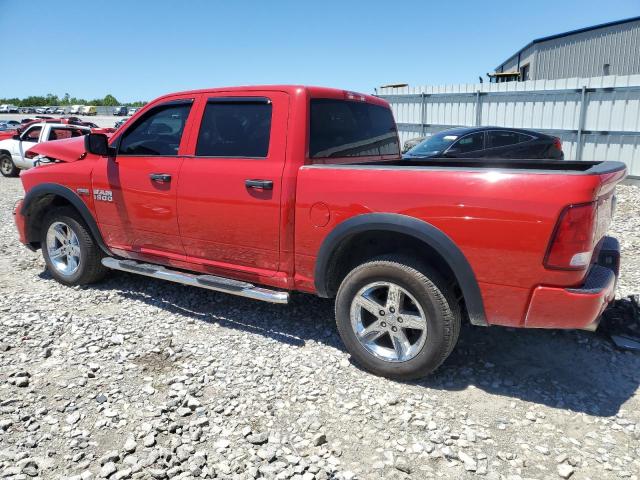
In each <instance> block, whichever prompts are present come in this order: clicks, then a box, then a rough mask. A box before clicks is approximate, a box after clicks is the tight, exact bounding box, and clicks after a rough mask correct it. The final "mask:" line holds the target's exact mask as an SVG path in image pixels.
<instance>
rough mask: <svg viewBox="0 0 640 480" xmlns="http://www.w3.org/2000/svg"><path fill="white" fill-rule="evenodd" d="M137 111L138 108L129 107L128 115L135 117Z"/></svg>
mask: <svg viewBox="0 0 640 480" xmlns="http://www.w3.org/2000/svg"><path fill="white" fill-rule="evenodd" d="M138 110H140V109H139V108H138V107H129V111H128V115H129V116H131V115H135V113H136V112H137V111H138Z"/></svg>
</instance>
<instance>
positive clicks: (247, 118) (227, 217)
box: [178, 91, 289, 278]
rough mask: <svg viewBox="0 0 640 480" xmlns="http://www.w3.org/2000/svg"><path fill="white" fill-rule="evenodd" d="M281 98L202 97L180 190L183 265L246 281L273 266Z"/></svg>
mask: <svg viewBox="0 0 640 480" xmlns="http://www.w3.org/2000/svg"><path fill="white" fill-rule="evenodd" d="M288 108H289V98H288V95H287V94H286V93H284V92H273V91H269V92H263V91H251V92H250V93H247V92H242V93H241V94H237V93H231V92H230V93H226V94H225V93H224V92H216V93H214V94H203V97H202V98H201V100H200V104H199V105H198V109H197V110H198V111H197V118H198V120H197V122H196V123H197V128H195V126H194V132H193V134H192V143H191V146H190V155H188V156H186V157H185V160H184V164H183V165H182V171H181V174H180V185H179V187H178V219H179V223H180V232H181V235H182V242H183V244H184V247H185V250H186V254H187V257H188V260H189V261H192V262H195V263H198V264H201V265H205V266H210V267H213V269H214V270H216V269H217V268H219V269H222V270H232V271H236V272H241V273H245V274H247V276H248V277H249V278H251V277H252V276H272V275H275V273H276V272H277V270H278V266H279V241H280V237H279V234H280V202H281V198H280V196H281V180H282V171H283V168H284V163H285V146H286V132H287V118H288Z"/></svg>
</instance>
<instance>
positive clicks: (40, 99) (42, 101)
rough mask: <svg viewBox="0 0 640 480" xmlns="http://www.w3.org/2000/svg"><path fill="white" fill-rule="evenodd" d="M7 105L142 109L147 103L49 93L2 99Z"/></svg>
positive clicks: (0, 101)
mask: <svg viewBox="0 0 640 480" xmlns="http://www.w3.org/2000/svg"><path fill="white" fill-rule="evenodd" d="M5 103H6V104H9V105H15V106H17V107H61V106H66V105H95V106H97V107H116V106H119V105H122V106H127V107H142V106H143V105H145V104H146V103H147V102H145V101H142V100H140V101H137V102H125V103H121V102H119V101H118V99H117V98H116V97H114V96H113V95H111V94H108V95H105V97H104V98H94V99H93V100H86V99H84V98H77V97H72V96H71V95H69V94H68V93H65V94H64V96H63V97H58V95H54V94H52V93H49V94H47V95H45V96H42V95H32V96H30V97H26V98H0V104H5Z"/></svg>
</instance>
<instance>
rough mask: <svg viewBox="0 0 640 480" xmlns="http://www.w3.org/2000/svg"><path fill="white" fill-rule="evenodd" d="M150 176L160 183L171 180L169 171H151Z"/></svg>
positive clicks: (152, 179)
mask: <svg viewBox="0 0 640 480" xmlns="http://www.w3.org/2000/svg"><path fill="white" fill-rule="evenodd" d="M149 178H150V179H151V181H153V182H158V183H169V182H170V181H171V175H169V174H168V173H151V174H149Z"/></svg>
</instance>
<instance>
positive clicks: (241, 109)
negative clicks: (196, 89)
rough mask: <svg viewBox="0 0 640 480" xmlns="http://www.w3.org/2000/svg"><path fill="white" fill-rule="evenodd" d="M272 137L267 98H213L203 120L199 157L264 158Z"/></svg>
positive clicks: (269, 106) (197, 149) (208, 104)
mask: <svg viewBox="0 0 640 480" xmlns="http://www.w3.org/2000/svg"><path fill="white" fill-rule="evenodd" d="M270 135H271V102H270V101H269V100H268V99H266V98H265V99H260V98H256V99H239V98H238V99H233V98H221V99H212V100H210V101H209V102H208V103H207V106H206V107H205V110H204V115H203V117H202V124H201V126H200V133H199V134H198V144H197V146H196V156H198V157H240V158H265V157H266V156H267V155H268V153H269V137H270Z"/></svg>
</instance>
